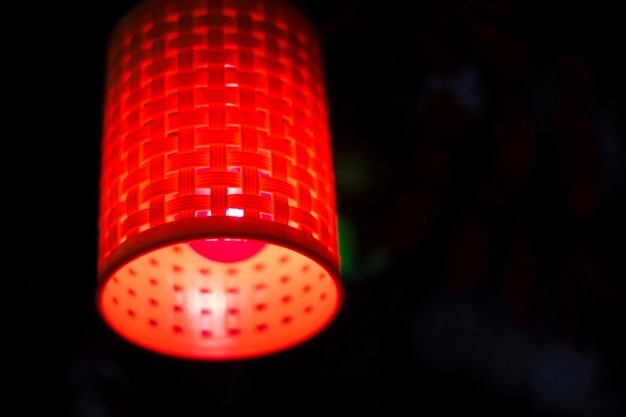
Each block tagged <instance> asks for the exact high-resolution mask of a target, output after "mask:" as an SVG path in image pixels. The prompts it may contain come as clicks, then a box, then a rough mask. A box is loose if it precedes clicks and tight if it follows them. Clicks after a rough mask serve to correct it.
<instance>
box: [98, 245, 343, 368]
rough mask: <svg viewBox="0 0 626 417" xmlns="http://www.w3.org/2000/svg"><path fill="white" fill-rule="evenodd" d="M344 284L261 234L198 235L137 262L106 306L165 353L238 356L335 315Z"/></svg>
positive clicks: (137, 337) (127, 329) (288, 339)
mask: <svg viewBox="0 0 626 417" xmlns="http://www.w3.org/2000/svg"><path fill="white" fill-rule="evenodd" d="M339 292H340V289H339V286H338V283H337V282H336V281H335V279H334V278H333V277H332V276H331V275H330V274H329V273H328V271H327V270H326V269H325V268H323V267H322V266H321V265H320V264H319V263H317V262H316V261H314V260H312V259H310V258H308V257H307V256H305V255H303V254H301V253H299V252H296V251H294V250H291V249H288V248H285V247H282V246H278V245H274V244H267V243H264V242H260V241H255V240H242V239H231V240H226V239H213V240H195V241H191V242H187V243H179V244H174V245H169V246H166V247H162V248H160V249H157V250H154V251H151V252H148V253H146V254H144V255H142V256H140V257H138V258H135V259H134V260H132V261H130V262H128V263H127V264H125V265H123V266H122V267H121V268H119V269H118V270H117V271H116V272H115V273H114V274H112V275H111V276H110V277H109V279H108V280H106V281H105V282H104V283H103V284H102V288H101V291H100V293H99V305H100V309H101V311H102V314H103V316H104V318H105V320H106V321H107V322H108V323H109V325H110V326H111V327H112V328H114V329H115V330H116V331H117V332H119V333H120V334H121V335H122V336H124V337H125V338H127V339H128V340H130V341H132V342H134V343H136V344H138V345H140V346H143V347H145V348H148V349H150V350H154V351H158V352H160V353H164V354H168V355H174V356H179V357H187V358H196V359H236V358H243V357H249V356H257V355H261V354H266V353H271V352H275V351H279V350H281V349H284V348H286V347H289V346H291V345H294V344H296V343H298V342H301V341H302V340H304V339H307V338H308V337H310V336H312V335H313V334H315V333H317V332H318V331H319V330H321V329H322V328H323V327H324V325H325V324H326V323H327V322H328V321H330V319H331V318H332V317H333V316H334V314H335V312H336V310H337V308H338V305H339V302H340V293H339Z"/></svg>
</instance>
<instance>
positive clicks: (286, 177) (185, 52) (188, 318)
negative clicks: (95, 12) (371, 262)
mask: <svg viewBox="0 0 626 417" xmlns="http://www.w3.org/2000/svg"><path fill="white" fill-rule="evenodd" d="M100 189H101V191H100V192H101V194H100V218H99V231H100V240H99V258H98V266H99V277H98V280H99V283H98V291H97V305H98V308H99V311H100V313H101V315H102V317H103V319H104V320H105V321H106V323H107V324H108V325H109V326H110V327H111V328H112V329H114V330H115V331H116V332H117V333H118V334H120V335H121V336H122V337H124V338H126V339H128V340H129V341H131V342H133V343H135V344H137V345H139V346H142V347H144V348H147V349H149V350H152V351H156V352H159V353H163V354H167V355H172V356H177V357H185V358H193V359H208V360H226V359H238V358H245V357H254V356H259V355H264V354H268V353H272V352H276V351H280V350H282V349H285V348H287V347H290V346H293V345H295V344H297V343H299V342H302V341H304V340H306V339H308V338H310V337H311V336H313V335H314V334H316V333H317V332H319V331H320V330H321V329H322V328H324V326H325V325H326V324H328V323H329V321H330V320H331V319H332V318H333V316H334V315H335V314H336V312H337V310H338V307H339V305H340V302H341V298H342V288H341V284H340V281H339V268H338V255H337V235H336V214H335V191H334V176H333V170H332V157H331V144H330V135H329V126H328V116H327V109H326V97H325V89H324V84H323V74H322V64H321V57H320V45H319V40H318V38H317V35H316V32H315V30H314V28H313V26H312V25H311V23H310V22H309V21H308V20H307V18H306V17H305V16H304V15H303V14H301V12H300V11H298V10H297V9H295V8H294V7H293V6H291V5H290V4H288V3H286V2H283V1H277V0H152V1H148V2H146V3H144V4H142V5H140V6H138V7H136V8H135V9H134V10H132V11H131V12H130V13H129V14H128V15H127V16H126V17H124V18H123V19H122V21H121V22H120V23H119V24H118V26H117V27H116V28H115V30H114V32H113V35H112V38H111V40H110V44H109V55H108V63H107V71H106V90H105V105H104V120H103V138H102V165H101V184H100Z"/></svg>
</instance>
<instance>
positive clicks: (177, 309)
mask: <svg viewBox="0 0 626 417" xmlns="http://www.w3.org/2000/svg"><path fill="white" fill-rule="evenodd" d="M174 312H175V313H182V312H183V307H182V306H179V305H175V306H174Z"/></svg>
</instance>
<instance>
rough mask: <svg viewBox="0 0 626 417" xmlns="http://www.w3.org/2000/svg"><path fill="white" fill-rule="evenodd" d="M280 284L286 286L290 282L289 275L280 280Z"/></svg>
mask: <svg viewBox="0 0 626 417" xmlns="http://www.w3.org/2000/svg"><path fill="white" fill-rule="evenodd" d="M280 282H282V283H283V284H286V283H288V282H289V277H288V276H287V275H285V276H283V277H281V278H280Z"/></svg>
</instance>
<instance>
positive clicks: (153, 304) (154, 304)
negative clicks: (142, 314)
mask: <svg viewBox="0 0 626 417" xmlns="http://www.w3.org/2000/svg"><path fill="white" fill-rule="evenodd" d="M149 302H150V305H151V306H153V307H156V306H158V305H159V302H158V301H157V300H155V299H154V298H151V299H150V300H149Z"/></svg>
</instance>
